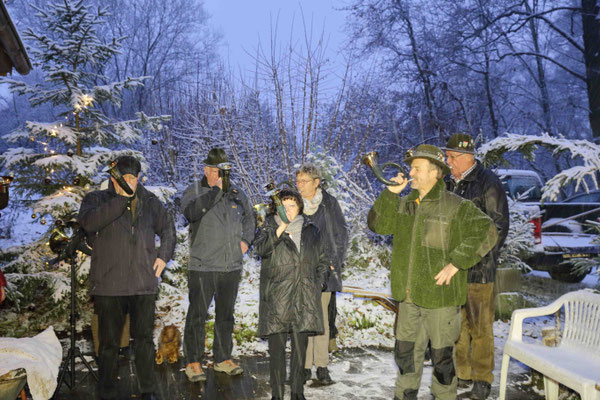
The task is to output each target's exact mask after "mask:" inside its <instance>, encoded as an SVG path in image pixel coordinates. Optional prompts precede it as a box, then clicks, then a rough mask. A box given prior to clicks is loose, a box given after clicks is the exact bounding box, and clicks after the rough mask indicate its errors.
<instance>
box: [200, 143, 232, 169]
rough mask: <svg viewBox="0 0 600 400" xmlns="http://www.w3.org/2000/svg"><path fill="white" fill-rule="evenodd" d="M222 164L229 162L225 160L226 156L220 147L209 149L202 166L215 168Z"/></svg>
mask: <svg viewBox="0 0 600 400" xmlns="http://www.w3.org/2000/svg"><path fill="white" fill-rule="evenodd" d="M224 162H229V159H228V158H227V154H225V150H223V149H222V148H220V147H213V148H212V149H210V151H209V152H208V155H207V156H206V160H204V164H206V165H208V166H210V167H216V166H217V165H219V164H221V163H224Z"/></svg>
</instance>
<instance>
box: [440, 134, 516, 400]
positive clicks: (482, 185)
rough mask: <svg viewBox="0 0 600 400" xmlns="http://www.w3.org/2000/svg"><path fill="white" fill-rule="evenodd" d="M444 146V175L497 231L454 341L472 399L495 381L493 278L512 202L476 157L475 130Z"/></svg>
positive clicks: (472, 282)
mask: <svg viewBox="0 0 600 400" xmlns="http://www.w3.org/2000/svg"><path fill="white" fill-rule="evenodd" d="M444 150H445V151H446V160H447V163H448V165H449V166H450V170H451V175H450V176H449V177H448V179H447V180H446V186H447V188H448V190H450V191H452V192H454V193H456V194H458V195H459V196H461V197H463V198H465V199H468V200H471V201H472V202H473V203H474V204H475V205H476V206H477V207H478V208H479V209H480V210H481V211H483V212H484V213H485V214H486V215H487V216H489V217H490V218H491V219H492V220H493V221H494V224H495V225H496V229H497V230H498V241H497V242H496V244H495V246H494V247H493V248H492V250H491V251H490V252H489V253H487V254H486V255H485V256H484V257H483V259H482V260H481V261H480V262H479V263H477V264H476V265H475V266H474V267H473V268H471V269H470V270H469V272H468V274H467V302H466V304H465V305H464V306H463V307H462V328H461V332H460V338H459V340H458V342H457V344H456V368H457V376H458V386H459V387H463V388H468V387H470V386H471V384H473V388H472V391H471V398H473V399H486V398H487V397H488V396H489V394H490V389H491V384H492V382H493V380H494V375H493V373H492V371H493V370H494V332H493V324H494V281H495V277H496V262H497V260H498V252H499V250H500V247H502V245H503V244H504V241H505V239H506V235H507V234H508V227H509V216H508V202H507V199H506V193H505V191H504V189H503V187H502V183H501V182H500V179H498V177H497V176H496V175H495V174H494V173H493V172H492V171H490V170H489V169H487V168H484V167H483V165H481V162H479V161H477V160H475V156H474V153H475V145H474V140H473V137H471V135H467V134H464V133H457V134H454V135H452V137H451V138H450V140H448V143H447V144H446V147H445V148H444ZM473 382H474V383H473Z"/></svg>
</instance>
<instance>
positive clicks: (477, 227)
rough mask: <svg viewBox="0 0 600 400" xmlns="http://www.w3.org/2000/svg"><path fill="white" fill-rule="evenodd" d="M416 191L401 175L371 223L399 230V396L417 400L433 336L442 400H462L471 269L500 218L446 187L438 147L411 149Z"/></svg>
mask: <svg viewBox="0 0 600 400" xmlns="http://www.w3.org/2000/svg"><path fill="white" fill-rule="evenodd" d="M404 161H405V162H406V163H407V164H409V165H410V172H409V175H410V178H412V182H411V186H412V190H411V191H410V193H409V194H407V195H405V196H399V193H400V192H402V191H403V190H404V188H405V187H406V186H407V184H408V177H407V176H404V174H402V173H399V174H398V175H397V176H396V177H394V178H392V179H391V180H392V181H394V182H397V183H398V184H399V185H396V186H387V188H386V189H384V190H383V192H382V193H381V194H380V196H379V197H378V198H377V200H376V201H375V204H373V207H372V208H371V210H370V211H369V215H368V225H369V228H370V229H371V230H372V231H373V232H375V233H378V234H381V235H394V244H393V249H392V262H391V289H392V296H393V297H394V299H395V300H397V301H398V302H399V304H398V313H397V330H396V343H395V349H394V353H395V357H394V358H395V360H396V364H397V365H398V375H397V378H396V390H395V399H396V400H416V399H417V393H418V391H419V387H420V384H421V375H422V372H423V359H424V356H425V349H426V348H427V343H428V342H429V341H431V348H432V351H431V359H432V362H433V383H432V385H431V392H432V393H433V395H434V397H435V398H436V399H438V400H450V399H455V398H456V384H457V379H456V376H455V375H456V374H455V370H454V365H455V360H454V343H455V342H456V340H457V339H458V335H459V333H460V308H461V305H463V304H464V303H465V300H466V287H467V270H468V269H469V268H470V267H472V266H473V265H474V264H476V263H477V262H478V261H479V260H481V257H482V256H483V255H484V254H486V253H487V252H488V251H489V250H490V249H491V248H492V247H493V245H494V244H495V242H496V239H497V232H496V228H495V226H494V223H493V221H492V220H491V219H490V218H489V217H488V216H487V215H485V214H484V213H483V212H481V211H480V210H479V209H478V208H477V207H475V205H474V204H473V203H472V202H470V201H468V200H465V199H462V198H461V197H459V196H457V195H455V194H453V193H451V192H449V191H447V190H446V186H445V184H444V180H443V179H442V178H443V176H444V175H445V174H447V173H449V172H450V170H449V168H448V166H446V164H445V163H444V154H443V153H442V151H441V150H440V149H439V148H437V147H436V146H432V145H428V144H422V145H419V146H418V147H417V148H415V149H413V150H409V152H408V153H407V156H406V158H405V160H404Z"/></svg>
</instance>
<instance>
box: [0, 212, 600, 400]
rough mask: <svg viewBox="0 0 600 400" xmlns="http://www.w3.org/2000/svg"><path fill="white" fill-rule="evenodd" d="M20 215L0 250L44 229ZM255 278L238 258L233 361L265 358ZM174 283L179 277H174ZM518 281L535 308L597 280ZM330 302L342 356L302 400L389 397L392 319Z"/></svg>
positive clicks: (536, 323)
mask: <svg viewBox="0 0 600 400" xmlns="http://www.w3.org/2000/svg"><path fill="white" fill-rule="evenodd" d="M27 214H28V211H24V212H23V215H22V216H20V217H19V218H15V219H14V221H15V222H14V227H13V229H14V234H13V239H10V240H6V239H0V248H7V247H9V246H12V245H17V244H21V243H27V242H30V241H32V240H34V239H36V238H38V237H39V236H40V235H41V234H42V233H43V232H44V231H45V230H47V226H43V225H41V224H39V223H38V222H33V221H32V220H31V217H30V215H27ZM176 258H177V257H176ZM169 273H170V272H169V271H166V272H165V274H167V275H168V274H169ZM259 273H260V261H258V260H256V259H254V258H252V257H249V256H247V257H245V262H244V273H243V276H242V282H241V283H240V289H239V294H238V298H237V302H236V327H235V339H234V354H233V356H234V357H239V356H241V355H257V356H259V357H260V356H266V355H267V343H266V341H264V340H261V339H258V338H256V337H254V334H253V333H254V332H255V331H256V326H257V322H258V288H259ZM173 276H174V275H173ZM173 276H171V278H172V277H173ZM178 279H184V278H181V277H179V278H178ZM524 280H525V283H524V285H523V289H522V291H523V293H524V295H525V296H526V298H527V299H528V300H531V301H533V302H534V303H535V304H539V305H545V304H548V303H550V302H551V301H552V300H554V299H556V298H557V297H559V296H560V295H561V294H563V293H566V292H568V291H571V290H577V289H579V288H582V287H595V288H598V287H600V275H599V274H597V273H596V274H593V275H592V274H590V275H588V276H587V277H586V278H585V279H584V280H583V282H581V283H580V284H568V283H561V282H556V281H552V280H551V279H550V277H549V275H548V274H547V273H546V272H540V271H534V272H531V273H529V274H527V275H525V276H524ZM180 283H181V282H179V283H178V286H181V287H182V288H183V289H181V288H178V287H175V286H170V285H168V284H167V283H165V282H163V283H162V284H161V294H160V296H159V299H158V301H157V318H156V322H155V328H156V329H155V339H157V338H158V335H159V334H160V330H161V329H162V327H163V326H166V325H170V324H175V325H176V326H178V327H179V329H180V331H181V332H182V333H183V327H184V325H185V316H186V313H187V308H188V305H189V303H188V298H187V289H186V288H185V286H186V285H185V283H184V284H180ZM344 284H345V286H356V287H360V288H364V289H369V290H370V291H374V292H378V293H383V294H386V293H390V289H389V271H387V270H386V269H385V268H381V267H376V266H375V263H372V264H370V265H368V266H367V267H365V268H363V269H360V270H359V269H356V270H353V271H346V272H345V276H344ZM548 287H551V289H548ZM337 304H338V313H339V315H338V319H337V325H338V328H339V331H340V332H339V336H338V346H339V347H340V348H342V349H343V351H342V352H341V353H337V354H334V355H332V358H331V363H330V371H331V374H332V377H333V379H334V380H335V381H336V384H335V385H332V386H329V387H318V388H317V387H312V386H311V385H310V384H307V387H306V395H307V397H308V398H311V399H324V400H325V399H327V400H329V399H333V398H335V399H339V398H344V399H365V398H368V399H389V398H392V397H393V393H394V382H395V377H396V372H397V368H396V366H395V363H394V357H393V346H394V338H393V324H394V315H393V313H392V312H391V311H388V310H386V309H385V308H383V307H382V306H380V305H378V304H375V303H374V302H372V301H368V300H365V299H362V298H357V297H353V296H352V295H351V294H347V293H340V294H338V296H337ZM210 314H211V315H214V305H213V306H211V310H210ZM209 318H212V317H209ZM552 326H554V321H553V318H551V317H540V318H532V319H529V320H526V322H525V328H524V335H525V336H526V337H527V338H529V339H528V340H541V330H542V328H544V327H552ZM509 329H510V324H509V322H508V321H496V322H495V323H494V335H495V361H496V362H495V365H496V367H495V370H494V376H495V380H494V382H493V385H492V396H491V398H497V395H498V385H499V379H500V365H501V359H502V348H503V346H504V342H505V341H506V337H507V336H508V333H509ZM211 330H212V329H208V330H207V338H208V343H209V345H210V342H212V339H211V338H212V332H210V331H211ZM82 344H83V343H81V345H82ZM84 347H85V346H84ZM209 354H210V352H209ZM510 371H511V374H512V375H511V376H512V377H513V378H514V377H515V376H517V375H518V374H524V375H525V376H529V369H528V368H527V367H525V366H523V365H521V364H519V363H518V362H516V361H514V360H513V361H511V364H510ZM313 374H314V372H313ZM431 377H432V368H431V365H430V364H427V365H426V366H425V368H424V372H423V378H422V383H421V388H420V390H419V399H429V398H430V390H429V386H430V383H431ZM521 379H522V377H521ZM518 383H519V384H522V383H523V382H516V381H515V379H512V380H511V377H510V376H509V384H510V385H512V387H515V385H516V384H518Z"/></svg>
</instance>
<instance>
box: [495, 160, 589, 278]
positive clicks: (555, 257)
mask: <svg viewBox="0 0 600 400" xmlns="http://www.w3.org/2000/svg"><path fill="white" fill-rule="evenodd" d="M496 174H497V175H498V176H499V177H500V180H501V181H502V184H503V186H504V189H505V190H506V193H507V195H508V196H510V197H512V198H514V199H518V200H519V203H524V204H522V205H523V206H524V207H525V209H526V212H527V213H528V214H529V215H531V216H532V220H531V222H532V223H533V224H534V242H535V246H534V250H533V253H532V254H531V255H529V256H527V257H526V259H525V260H524V261H525V262H526V263H527V264H529V265H530V266H531V267H532V268H533V269H536V270H540V271H547V272H548V273H549V274H550V276H551V277H552V278H553V279H556V280H560V281H564V282H580V281H581V280H583V278H584V277H585V275H586V274H574V273H572V269H573V261H575V260H579V259H587V258H591V257H598V256H599V255H600V243H599V242H598V232H593V231H592V230H591V229H592V228H590V227H589V226H588V224H586V221H589V220H592V221H598V222H600V203H598V202H593V201H585V202H581V201H577V200H578V199H579V200H586V199H587V200H589V198H590V196H588V197H583V198H580V197H577V196H580V195H577V196H573V197H572V198H569V199H567V200H565V201H562V202H541V197H542V187H543V182H542V180H541V179H540V177H539V175H538V174H537V173H536V172H535V171H528V170H519V169H499V170H497V171H496ZM599 197H600V196H599ZM520 205H521V204H520Z"/></svg>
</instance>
